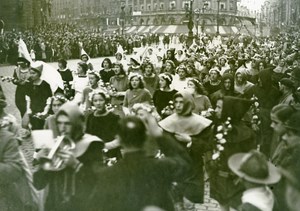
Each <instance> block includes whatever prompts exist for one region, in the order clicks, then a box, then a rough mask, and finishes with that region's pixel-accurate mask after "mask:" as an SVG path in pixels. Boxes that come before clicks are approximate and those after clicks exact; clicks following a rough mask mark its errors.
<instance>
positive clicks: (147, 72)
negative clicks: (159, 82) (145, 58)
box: [145, 65, 152, 75]
mask: <svg viewBox="0 0 300 211" xmlns="http://www.w3.org/2000/svg"><path fill="white" fill-rule="evenodd" d="M145 74H146V75H151V74H152V66H151V65H147V66H146V67H145Z"/></svg>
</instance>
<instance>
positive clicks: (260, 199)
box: [242, 186, 274, 211]
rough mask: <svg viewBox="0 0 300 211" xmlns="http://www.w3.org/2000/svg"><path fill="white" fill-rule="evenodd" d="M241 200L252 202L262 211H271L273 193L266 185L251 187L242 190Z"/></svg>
mask: <svg viewBox="0 0 300 211" xmlns="http://www.w3.org/2000/svg"><path fill="white" fill-rule="evenodd" d="M242 202H243V203H249V204H252V205H254V206H256V207H257V208H259V209H260V210H262V211H272V210H273V206H274V195H273V193H272V191H271V190H270V189H269V188H268V187H267V186H262V187H257V188H251V189H248V190H246V191H244V193H243V196H242Z"/></svg>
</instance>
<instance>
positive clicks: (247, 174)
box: [228, 150, 281, 185]
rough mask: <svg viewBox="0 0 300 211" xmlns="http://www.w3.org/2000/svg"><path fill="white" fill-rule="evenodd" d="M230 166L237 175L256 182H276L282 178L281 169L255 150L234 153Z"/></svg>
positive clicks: (229, 162)
mask: <svg viewBox="0 0 300 211" xmlns="http://www.w3.org/2000/svg"><path fill="white" fill-rule="evenodd" d="M228 166H229V168H230V169H231V170H232V171H233V173H235V174H236V175H237V176H239V177H240V178H242V179H244V180H246V181H248V182H251V183H255V184H264V185H268V184H274V183H277V182H278V181H279V180H280V179H281V174H280V173H279V170H278V169H277V168H276V167H275V166H274V165H273V164H272V163H270V162H268V161H267V159H266V158H265V157H264V155H263V154H262V153H260V152H258V151H255V150H253V151H251V152H249V153H237V154H234V155H232V156H231V157H230V158H229V160H228Z"/></svg>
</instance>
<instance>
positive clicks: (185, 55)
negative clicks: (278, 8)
mask: <svg viewBox="0 0 300 211" xmlns="http://www.w3.org/2000/svg"><path fill="white" fill-rule="evenodd" d="M157 37H158V38H157ZM19 38H22V39H23V40H24V41H25V43H26V44H27V47H28V49H33V50H34V51H35V57H34V58H33V57H32V55H31V57H25V58H24V57H23V58H20V57H19V58H17V56H16V55H20V54H18V49H19V50H20V48H18V46H17V45H18V43H19V42H18V40H19ZM186 38H187V37H184V36H180V35H176V36H172V35H163V36H161V37H160V36H159V35H148V36H139V35H125V36H118V35H109V36H106V35H103V34H102V35H100V34H98V33H97V32H88V31H81V30H79V29H76V28H75V27H74V26H69V25H52V26H51V25H49V26H47V28H46V27H39V28H37V29H36V31H35V33H34V35H33V34H32V33H30V32H24V33H7V34H6V35H5V38H4V41H5V43H11V46H13V47H12V48H9V50H12V49H14V50H13V51H14V52H15V54H16V55H15V54H12V55H14V56H15V57H16V59H17V60H16V62H15V63H16V64H17V67H16V68H15V69H14V75H13V79H12V82H13V83H14V84H15V85H16V86H17V89H16V95H15V96H16V106H17V108H18V109H19V111H20V113H21V116H22V123H21V124H22V129H21V128H20V127H19V128H18V127H17V125H18V124H17V123H16V122H15V121H14V118H13V117H12V116H11V115H9V114H6V113H5V112H4V110H3V109H4V107H5V97H4V95H3V94H2V95H1V96H0V97H1V100H0V103H1V104H0V106H2V107H0V108H2V110H3V111H2V116H1V119H2V124H3V127H2V128H3V129H2V130H1V131H0V135H1V136H2V134H3V137H4V138H1V141H0V148H1V143H4V144H6V145H9V144H10V148H4V147H3V149H14V150H7V152H6V153H7V155H10V156H2V155H1V154H0V168H3V170H1V169H0V174H1V175H0V181H2V180H3V181H4V182H1V183H0V208H2V207H4V208H6V209H3V210H22V209H21V208H20V207H22V205H24V203H25V204H26V205H27V209H29V210H37V209H39V210H42V208H44V209H45V210H46V211H48V210H49V211H52V210H58V211H60V210H105V211H106V210H107V211H110V210H114V211H118V210H120V211H121V210H122V211H124V210H125V211H126V210H128V211H140V210H166V211H169V210H171V211H172V210H175V209H176V210H178V211H180V210H196V206H195V204H196V203H203V202H204V180H205V179H204V178H205V175H207V177H208V181H209V182H210V196H211V197H212V198H214V199H215V200H217V201H218V203H219V204H220V207H221V209H222V210H229V208H230V207H232V208H235V209H237V210H246V211H248V210H261V211H271V210H275V211H277V210H278V211H282V210H291V211H294V210H299V200H296V199H299V197H300V180H299V178H300V171H299V169H300V166H299V164H300V127H299V124H300V54H299V49H300V41H299V40H300V39H299V38H300V33H299V32H297V31H291V32H286V33H282V34H279V35H277V36H274V37H268V38H258V37H250V36H242V35H237V36H233V37H226V38H222V37H221V36H220V35H218V34H217V35H214V36H209V35H205V34H201V35H200V36H198V37H195V38H194V39H193V41H192V44H191V45H190V46H188V45H187V42H186ZM2 41H3V40H2ZM37 46H38V47H37ZM47 46H48V49H50V50H48V51H47ZM49 47H50V48H49ZM81 48H82V49H84V50H85V52H83V51H82V49H81ZM43 49H44V50H43ZM23 50H24V48H23ZM47 52H48V54H49V52H51V56H50V57H47ZM19 53H21V55H25V54H24V52H19ZM22 53H23V54H22ZM126 54H128V55H126ZM99 56H102V57H103V56H104V57H107V58H105V59H104V60H103V62H102V64H101V67H98V66H95V65H93V64H92V63H91V61H90V60H89V58H90V57H99ZM109 56H114V57H113V59H110V58H108V57H109ZM8 58H10V57H8ZM50 58H51V59H50ZM70 58H80V62H78V64H77V69H76V70H75V69H69V68H68V59H70ZM48 59H50V60H48ZM32 60H33V61H32ZM34 60H44V61H46V62H47V61H56V60H57V61H58V69H57V72H58V73H59V75H60V80H62V81H63V84H64V86H63V87H58V88H57V89H56V90H53V88H52V87H53V86H51V84H49V83H50V82H49V83H48V82H47V81H46V80H44V79H42V78H41V76H42V74H43V72H45V71H46V65H45V63H40V62H35V61H34ZM8 61H9V62H13V61H12V60H10V59H8ZM4 120H5V121H4ZM12 126H14V127H12ZM46 129H48V130H49V129H50V130H51V131H52V133H53V135H54V137H55V138H57V140H60V141H61V142H62V143H64V144H63V147H62V149H61V150H58V151H55V153H54V156H52V157H51V158H50V161H49V154H48V153H49V150H47V149H44V148H43V147H44V146H43V145H42V146H39V147H36V154H35V157H34V166H35V170H34V171H33V176H32V175H31V177H30V174H29V175H27V176H26V177H25V176H24V175H25V174H23V178H26V179H27V186H26V187H27V188H28V189H29V192H30V193H32V194H31V196H32V197H31V198H30V199H27V201H26V200H24V198H22V197H20V200H19V201H18V203H13V202H14V201H16V199H15V198H13V197H12V196H13V194H15V192H14V191H15V187H14V186H13V185H11V184H15V182H16V181H17V179H16V178H11V177H10V175H22V173H21V172H22V171H21V169H22V168H23V169H27V170H28V168H26V165H25V164H24V163H26V160H24V159H23V161H22V162H21V161H19V156H20V154H19V153H18V150H17V146H16V144H15V145H13V144H12V143H14V142H13V141H15V139H16V138H18V140H20V143H22V139H25V137H26V138H28V137H30V136H31V135H32V137H33V138H34V137H36V135H35V134H36V133H35V131H39V130H46ZM8 131H11V132H14V134H20V132H18V131H22V132H21V134H20V135H19V136H18V137H15V136H13V135H11V134H10V135H7V134H9V132H8ZM16 131H17V132H16ZM48 132H49V131H48ZM48 132H46V131H44V135H43V137H44V139H46V136H47V135H46V134H48ZM62 136H63V138H60V137H62ZM116 137H117V138H116ZM50 139H51V138H50ZM2 140H6V142H4V141H2ZM8 140H10V141H8ZM12 140H13V141H12ZM35 141H36V142H39V143H40V142H42V139H40V140H38V141H37V140H35ZM52 147H53V146H52ZM53 148H54V147H53ZM53 148H52V149H53ZM47 154H48V159H46V158H45V157H47V156H45V155H47ZM3 164H6V165H7V166H4V165H3ZM24 166H25V167H24ZM107 166H109V167H107ZM279 168H280V169H279ZM7 172H10V173H7ZM3 178H4V179H3ZM2 184H4V186H5V185H6V187H9V189H6V192H5V193H7V192H9V191H11V193H10V195H9V194H7V197H4V195H5V194H4V192H3V191H1V190H3V189H2V188H1V186H2ZM23 185H24V184H23ZM24 186H25V185H24ZM8 190H9V191H8ZM37 190H39V191H40V192H39V195H37ZM41 193H43V194H42V195H43V197H41ZM22 196H23V195H22ZM10 197H11V198H10ZM35 197H37V198H38V199H37V200H35ZM30 202H32V203H30ZM11 204H13V206H12V205H11ZM35 205H36V207H35ZM1 206H2V207H1ZM10 207H12V209H9V208H10ZM14 208H15V209H14Z"/></svg>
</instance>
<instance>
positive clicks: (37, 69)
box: [30, 62, 43, 74]
mask: <svg viewBox="0 0 300 211" xmlns="http://www.w3.org/2000/svg"><path fill="white" fill-rule="evenodd" d="M30 69H32V70H34V71H35V72H37V73H40V74H42V71H43V64H41V63H38V62H35V63H33V64H31V66H30Z"/></svg>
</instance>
